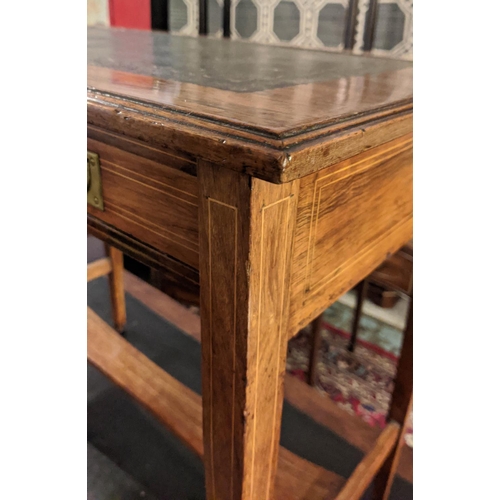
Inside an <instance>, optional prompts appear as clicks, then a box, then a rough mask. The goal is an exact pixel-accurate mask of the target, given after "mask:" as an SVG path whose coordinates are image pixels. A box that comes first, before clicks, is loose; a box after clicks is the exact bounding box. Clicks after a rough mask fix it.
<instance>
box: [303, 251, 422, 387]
mask: <svg viewBox="0 0 500 500" xmlns="http://www.w3.org/2000/svg"><path fill="white" fill-rule="evenodd" d="M370 285H376V286H380V287H382V288H384V289H386V290H392V291H394V292H397V293H399V294H401V295H405V296H407V297H409V299H410V302H412V297H413V294H412V291H413V242H409V243H408V244H407V245H405V246H404V247H403V248H401V250H399V251H398V252H396V253H395V254H394V255H393V256H391V257H390V258H389V259H387V260H386V261H385V262H384V263H383V264H382V265H381V266H380V267H378V268H377V269H376V270H375V271H374V272H373V273H372V274H370V275H369V276H368V277H366V278H365V279H364V280H363V281H361V282H360V283H358V284H357V285H356V287H355V288H354V289H355V291H356V307H355V310H354V317H353V321H352V329H351V338H350V340H349V344H348V347H347V349H348V350H349V351H350V352H353V351H354V348H355V346H356V340H357V336H358V330H359V323H360V320H361V314H362V310H363V302H364V300H365V298H366V296H367V292H368V288H369V286H370ZM322 323H323V314H321V315H320V316H318V318H316V319H315V320H314V321H313V322H312V323H311V330H312V331H311V355H310V357H309V372H308V383H309V384H310V385H314V383H315V381H316V378H317V366H318V356H319V350H320V347H321V325H322Z"/></svg>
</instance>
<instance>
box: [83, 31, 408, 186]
mask: <svg viewBox="0 0 500 500" xmlns="http://www.w3.org/2000/svg"><path fill="white" fill-rule="evenodd" d="M412 79H413V69H412V64H411V63H409V62H403V61H396V60H391V59H381V58H375V57H372V56H358V55H350V54H345V53H332V52H325V51H317V50H304V49H296V48H288V47H277V46H270V45H259V44H255V43H249V42H243V41H236V40H227V39H211V38H204V37H197V38H191V37H186V36H178V35H177V36H176V35H170V34H167V33H161V32H149V31H136V30H125V29H113V28H89V30H88V77H87V83H88V97H89V105H90V107H89V123H91V124H94V125H96V126H101V127H104V128H108V127H107V126H106V125H107V124H108V125H109V121H110V120H107V121H106V123H103V122H102V121H101V122H99V119H97V118H96V116H95V113H93V112H94V111H96V108H99V109H100V111H101V112H102V111H103V108H102V106H104V107H107V108H109V109H110V108H115V111H116V109H117V108H121V109H122V111H124V113H125V114H126V113H127V112H129V113H132V114H131V115H130V116H128V118H130V119H132V120H135V119H139V116H138V114H140V115H141V117H140V118H141V119H142V121H143V122H144V121H148V119H147V118H146V117H147V116H149V117H152V119H150V120H149V122H150V126H151V124H154V123H156V124H160V125H157V126H164V127H167V128H169V126H170V124H172V122H175V123H176V124H178V125H179V126H178V127H177V129H178V131H182V129H183V127H187V128H188V129H189V130H190V131H191V135H193V134H194V135H196V132H199V131H200V129H203V130H206V131H207V134H205V135H209V134H208V131H209V132H210V133H211V134H216V135H217V138H216V139H217V140H218V141H219V142H221V143H222V144H226V143H225V142H223V141H224V139H234V140H235V141H244V142H245V144H244V147H246V148H247V149H248V148H250V149H254V150H256V149H257V148H262V147H264V148H267V151H266V153H267V156H270V157H272V158H273V159H274V161H273V159H271V161H264V159H262V163H266V165H265V166H258V165H257V164H258V163H260V160H258V159H257V160H255V161H254V162H253V163H254V165H251V169H252V170H251V171H250V172H249V173H251V174H252V175H256V176H258V177H262V178H265V179H267V180H271V181H273V182H286V181H288V180H291V179H293V178H297V177H300V176H301V175H304V174H307V173H310V172H309V171H307V172H301V171H300V170H301V169H300V168H299V167H297V168H296V171H295V172H290V173H284V172H285V171H288V170H293V169H290V167H291V165H290V156H291V155H292V152H295V151H299V150H302V149H304V148H305V147H308V146H309V145H310V144H311V141H315V140H316V141H318V140H319V141H320V142H324V141H325V140H326V139H328V140H331V139H332V138H335V137H339V136H341V135H345V134H346V131H349V132H350V133H352V132H361V133H364V131H365V130H366V129H367V127H369V126H370V125H373V124H375V125H377V126H378V127H379V128H380V123H381V121H382V122H384V126H385V125H387V124H388V123H386V122H388V120H389V121H393V120H394V119H397V118H398V117H402V116H406V115H407V114H408V113H411V111H412V101H413V99H412V97H413V90H412ZM109 109H108V111H109ZM116 112H117V111H116ZM134 112H135V113H134ZM97 114H98V113H97ZM101 114H102V113H101ZM108 114H109V113H108ZM101 118H102V116H101ZM121 118H122V119H123V118H125V115H124V116H122V117H121ZM94 119H96V121H94ZM111 121H113V120H111ZM114 122H115V125H114V126H111V127H110V128H111V129H114V130H115V131H116V132H119V133H121V134H125V135H130V134H129V132H128V131H127V130H126V129H127V127H125V126H124V124H123V121H121V122H120V120H116V119H115V120H114ZM118 123H121V125H119V126H118ZM117 127H118V128H117ZM128 128H129V129H130V124H128ZM137 128H138V127H137V126H136V127H135V129H137ZM163 132H164V133H165V132H166V131H165V130H164V131H163ZM407 132H408V130H407V127H406V128H404V127H403V129H401V133H399V135H403V134H404V133H407ZM145 134H147V136H148V138H151V140H152V141H153V142H154V140H155V138H154V136H155V134H154V133H153V134H152V133H151V131H149V132H146V131H145V130H143V134H142V135H143V136H144V135H145ZM132 135H133V134H132ZM136 135H137V134H136ZM167 135H168V133H167ZM378 136H380V137H379V138H378V139H375V140H371V141H368V142H370V144H368V146H369V147H375V146H376V145H377V144H380V143H383V142H384V141H388V140H390V139H392V138H393V137H394V133H392V136H390V137H386V136H384V134H380V133H379V134H378ZM169 138H170V136H169ZM325 138H326V139H325ZM156 142H157V143H158V140H157V141H156ZM206 146H207V145H205V146H204V147H205V148H206ZM240 146H241V145H240ZM366 146H367V145H366V144H365V145H364V146H363V147H362V148H361V150H365V149H367V147H366ZM186 149H187V148H186ZM201 149H203V148H201ZM191 150H192V148H191ZM254 152H256V153H259V154H260V153H262V151H258V152H257V151H254ZM357 152H359V150H356V151H354V153H357ZM228 153H229V152H228ZM284 153H285V154H284ZM195 154H196V153H195ZM235 154H241V151H233V152H232V153H230V154H229V155H235ZM264 156H266V155H264ZM341 156H342V155H341ZM344 156H345V155H344ZM207 159H208V160H211V161H213V160H214V158H207ZM339 159H342V158H341V157H340V158H339ZM236 163H237V162H236ZM240 163H245V164H246V168H247V170H248V166H249V163H252V162H250V161H249V160H248V158H246V159H245V160H241V161H240ZM273 163H274V165H271V164H273ZM313 163H316V164H317V165H316V167H315V168H318V169H319V168H324V167H325V166H327V165H328V164H331V159H328V160H327V161H326V162H325V163H324V164H323V163H322V162H319V161H317V162H313ZM229 168H233V166H231V165H229ZM235 168H237V169H238V168H239V169H241V165H240V166H239V167H235ZM297 169H298V170H297ZM309 170H310V168H309Z"/></svg>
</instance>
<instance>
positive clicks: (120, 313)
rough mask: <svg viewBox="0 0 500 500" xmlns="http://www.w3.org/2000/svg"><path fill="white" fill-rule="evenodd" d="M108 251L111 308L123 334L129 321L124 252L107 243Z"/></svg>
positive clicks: (118, 327)
mask: <svg viewBox="0 0 500 500" xmlns="http://www.w3.org/2000/svg"><path fill="white" fill-rule="evenodd" d="M106 253H107V254H108V257H109V258H110V260H111V273H110V274H109V289H110V293H111V309H112V313H113V323H114V325H115V329H116V330H117V331H118V332H119V333H121V334H123V331H124V329H125V324H126V322H127V313H126V307H125V288H124V284H123V253H122V252H120V250H117V249H116V248H114V247H112V246H109V245H106Z"/></svg>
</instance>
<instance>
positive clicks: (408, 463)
mask: <svg viewBox="0 0 500 500" xmlns="http://www.w3.org/2000/svg"><path fill="white" fill-rule="evenodd" d="M124 282H125V290H126V291H127V292H128V293H129V294H130V295H132V296H133V297H135V298H136V299H137V300H139V301H140V302H142V303H143V304H144V305H146V306H147V307H148V308H149V309H151V310H152V311H154V312H155V313H156V314H158V315H159V316H160V317H162V318H164V319H165V320H167V321H169V322H170V323H172V324H174V325H175V326H177V327H178V328H179V329H181V330H182V331H184V332H185V333H186V334H188V335H190V336H191V337H192V338H194V339H196V340H197V341H200V318H199V316H197V315H196V314H194V313H193V312H191V311H189V310H188V309H187V308H185V307H184V306H182V305H181V304H179V303H178V302H176V301H174V300H173V299H171V298H170V297H168V296H166V295H165V294H163V293H162V292H160V291H159V290H157V289H156V288H154V287H152V286H151V285H149V284H147V283H146V282H144V281H143V280H141V279H139V278H137V277H136V276H134V275H133V274H131V273H129V272H127V271H126V272H125V278H124ZM285 397H286V399H287V400H288V401H289V402H290V403H291V404H292V405H293V406H295V407H296V408H297V409H298V410H300V411H302V412H304V413H307V414H308V415H310V416H311V418H313V419H314V420H315V421H316V422H318V423H319V424H321V425H323V426H324V427H326V428H328V429H330V430H332V431H333V432H334V433H336V434H337V435H340V436H342V437H343V438H344V439H346V440H347V441H348V442H349V443H350V444H352V445H354V446H356V447H357V448H359V449H360V450H362V451H364V452H368V451H369V450H370V449H371V448H372V447H373V445H374V443H375V441H376V439H377V438H378V437H379V436H380V434H381V430H380V429H377V428H374V427H371V426H369V425H368V424H365V423H364V422H361V423H360V421H359V418H356V417H353V416H351V415H349V414H348V413H347V412H346V411H344V410H343V409H341V408H339V407H338V406H337V405H335V404H334V403H333V402H332V401H330V400H329V399H328V398H327V397H324V396H323V395H322V394H321V393H319V392H318V391H317V390H316V389H314V388H312V387H310V386H308V385H307V384H305V383H304V382H302V381H300V380H299V379H298V378H296V377H293V376H291V375H289V374H287V376H286V379H285ZM398 474H399V475H400V476H401V477H402V478H403V479H405V480H407V481H409V482H413V450H412V449H411V448H409V447H407V446H405V447H404V449H403V453H402V458H401V462H400V465H399V469H398Z"/></svg>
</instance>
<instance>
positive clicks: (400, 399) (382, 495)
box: [373, 297, 413, 500]
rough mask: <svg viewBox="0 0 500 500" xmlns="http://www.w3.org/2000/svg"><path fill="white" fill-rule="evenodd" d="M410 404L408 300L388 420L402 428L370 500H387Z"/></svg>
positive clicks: (411, 397)
mask: <svg viewBox="0 0 500 500" xmlns="http://www.w3.org/2000/svg"><path fill="white" fill-rule="evenodd" d="M412 401H413V300H412V297H410V308H409V311H408V317H407V323H406V331H405V336H404V340H403V347H402V349H401V356H400V358H399V364H398V372H397V375H396V379H395V381H394V391H393V394H392V402H391V407H390V409H389V415H388V417H387V421H388V422H389V421H391V420H394V421H396V422H398V423H399V424H400V425H401V429H400V436H399V439H398V442H397V445H396V447H395V448H394V450H393V451H392V453H391V454H390V455H389V456H388V457H387V459H386V461H385V462H384V464H383V465H382V467H381V468H380V470H379V472H378V474H377V476H375V479H374V488H373V500H387V499H388V498H389V494H390V492H391V486H392V482H393V481H394V476H395V475H396V471H397V468H398V465H399V459H400V456H401V450H402V449H403V446H404V444H405V442H404V434H405V429H406V425H407V421H408V416H409V414H410V411H411V406H412Z"/></svg>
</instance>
